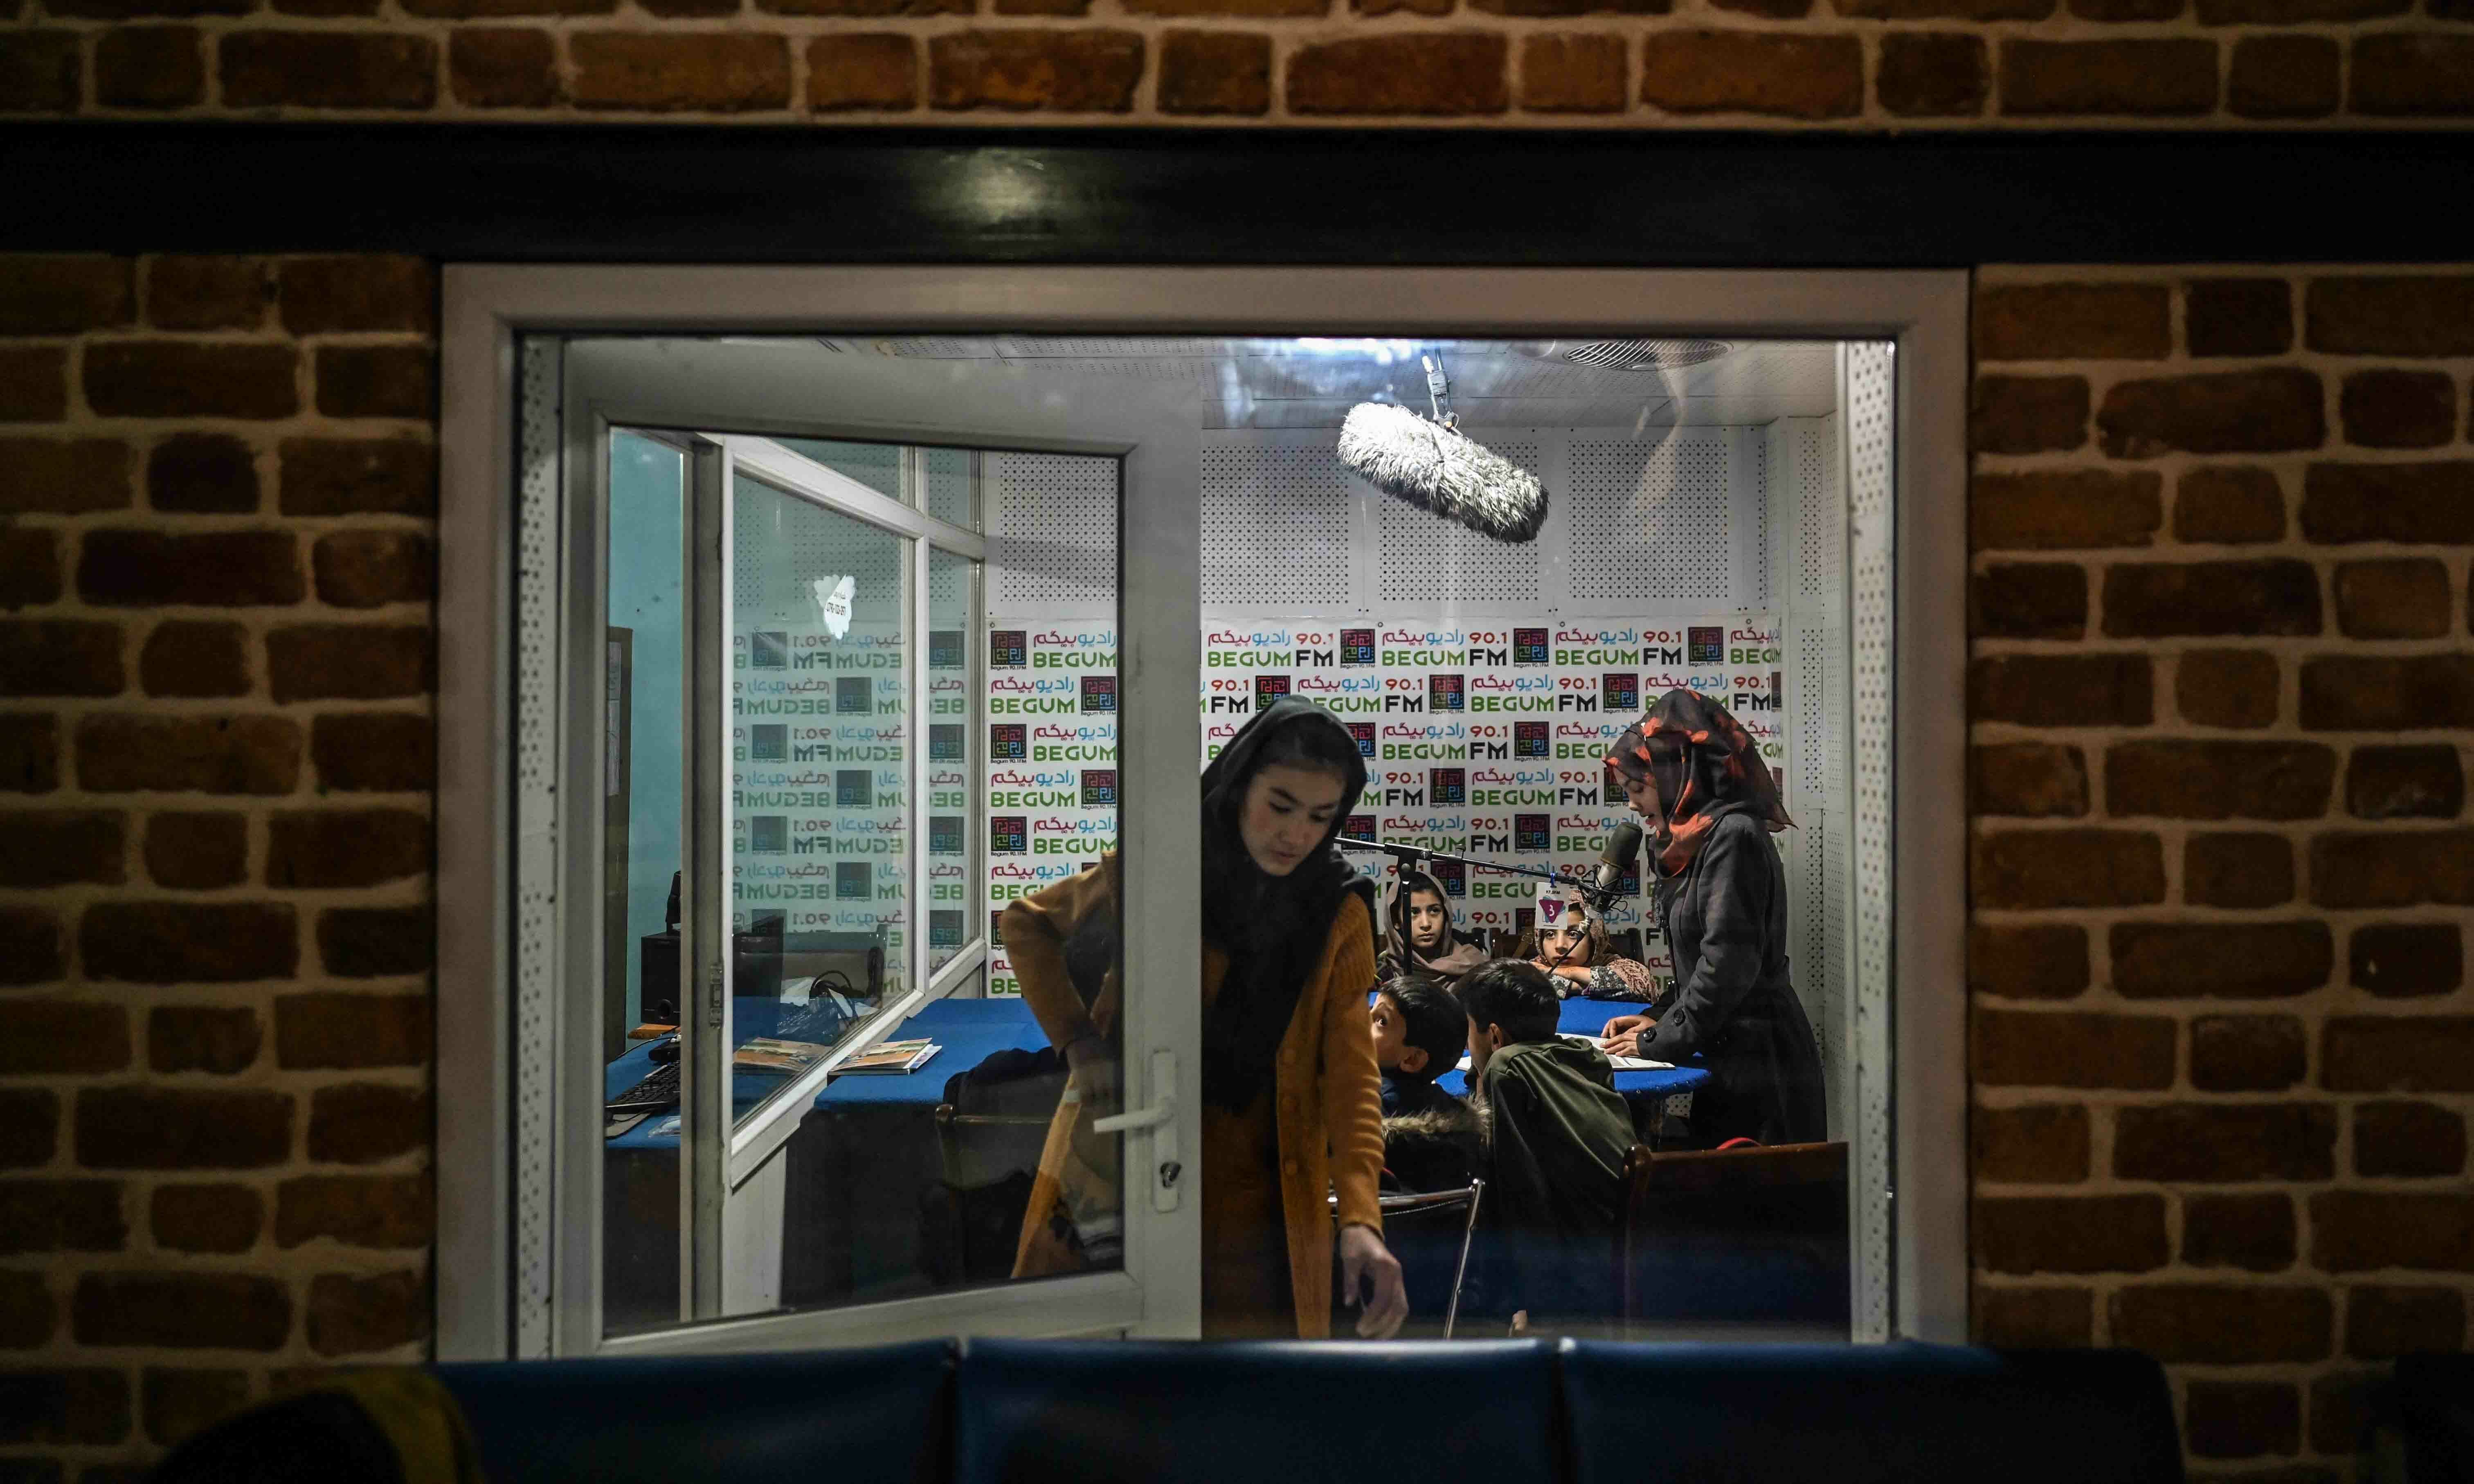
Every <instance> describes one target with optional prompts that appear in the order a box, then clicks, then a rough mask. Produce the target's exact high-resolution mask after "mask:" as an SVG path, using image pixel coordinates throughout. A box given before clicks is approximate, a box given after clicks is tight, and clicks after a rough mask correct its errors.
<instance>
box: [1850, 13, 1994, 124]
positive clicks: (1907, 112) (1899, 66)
mask: <svg viewBox="0 0 2474 1484" xmlns="http://www.w3.org/2000/svg"><path fill="white" fill-rule="evenodd" d="M1987 59H1988V54H1987V52H1986V51H1985V45H1984V38H1983V37H1982V36H1968V35H1966V34H1965V33H1962V32H1907V31H1893V32H1891V33H1889V34H1888V35H1886V36H1882V37H1881V61H1880V70H1879V71H1878V72H1877V73H1876V74H1875V76H1874V81H1873V89H1874V96H1876V97H1878V98H1879V99H1880V101H1881V107H1882V109H1885V110H1886V111H1888V112H1891V113H1894V114H1897V115H1899V116H1901V117H1903V118H1973V117H1975V116H1977V114H1980V113H1982V112H1983V111H1984V100H1985V99H1986V98H1987V97H1988V96H1990V94H1991V93H1992V90H1993V68H1992V64H1991V62H1990V61H1988V60H1987Z"/></svg>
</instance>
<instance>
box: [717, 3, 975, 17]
mask: <svg viewBox="0 0 2474 1484" xmlns="http://www.w3.org/2000/svg"><path fill="white" fill-rule="evenodd" d="M756 8H757V9H758V10H760V11H769V12H773V13H775V14H777V15H858V16H919V15H968V14H971V13H972V12H973V11H974V10H975V9H976V6H975V4H974V0H756Z"/></svg>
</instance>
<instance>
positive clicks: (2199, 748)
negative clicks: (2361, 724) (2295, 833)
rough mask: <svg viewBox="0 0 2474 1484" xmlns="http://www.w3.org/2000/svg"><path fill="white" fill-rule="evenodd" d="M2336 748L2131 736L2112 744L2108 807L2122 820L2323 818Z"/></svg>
mask: <svg viewBox="0 0 2474 1484" xmlns="http://www.w3.org/2000/svg"><path fill="white" fill-rule="evenodd" d="M2336 774H2337V754H2336V752H2335V750H2334V749H2333V748H2330V747H2326V746H2322V745H2320V744H2318V743H2316V742H2163V741H2159V742H2118V743H2116V744H2115V745H2114V746H2112V747H2110V748H2108V749H2107V750H2106V753H2105V763H2104V778H2105V790H2104V807H2105V812H2106V813H2107V814H2109V815H2113V816H2114V817H2116V818H2126V817H2129V816H2131V815H2161V816H2163V817H2166V818H2175V819H2233V818H2244V819H2316V818H2317V817H2319V816H2320V815H2323V814H2326V813H2327V812H2328V799H2329V794H2330V792H2331V791H2332V789H2333V787H2334V785H2335V782H2336Z"/></svg>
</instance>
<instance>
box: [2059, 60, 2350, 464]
mask: <svg viewBox="0 0 2474 1484" xmlns="http://www.w3.org/2000/svg"><path fill="white" fill-rule="evenodd" d="M2011 44H2013V45H2019V44H2027V43H2016V42H2014V43H2011ZM2035 44H2045V43H2035ZM2051 44H2057V45H2071V44H2075V43H2068V42H2062V43H2051ZM2093 44H2101V45H2114V44H2121V43H2110V42H2107V43H2093ZM2168 44H2179V43H2168ZM2195 44H2198V45H2202V46H2205V45H2207V44H2209V43H2206V42H2200V43H2195ZM2096 426H2097V433H2098V442H2099V443H2100V444H2101V445H2102V446H2103V448H2104V451H2105V452H2106V453H2107V454H2108V455H2110V456H2112V457H2114V458H2154V457H2156V456H2157V455H2158V454H2161V453H2172V452H2183V453H2273V452H2281V451H2286V450H2295V449H2316V448H2317V447H2318V446H2319V445H2320V443H2321V442H2322V441H2323V440H2324V439H2325V438H2326V437H2327V431H2328V428H2327V417H2326V413H2325V411H2324V409H2323V407H2322V406H2321V402H2320V389H2319V378H2318V377H2317V376H2316V375H2314V374H2313V373H2311V372H2308V371H2304V370H2301V369H2300V368H2298V367H2292V366H2275V367H2268V368H2267V369H2264V370H2259V371H2212V372H2205V373H2201V374H2198V375H2195V376H2180V377H2149V378H2147V379H2143V380H2130V381H2118V382H2115V383H2114V385H2113V387H2112V389H2111V390H2109V391H2107V392H2106V393H2105V395H2104V404H2103V405H2102V406H2100V407H2098V409H2097V415H2096Z"/></svg>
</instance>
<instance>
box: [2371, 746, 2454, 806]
mask: <svg viewBox="0 0 2474 1484" xmlns="http://www.w3.org/2000/svg"><path fill="white" fill-rule="evenodd" d="M2464 807H2465V772H2464V769H2463V767H2462V766H2461V765H2460V764H2459V762H2458V758H2457V749H2456V748H2455V747H2453V746H2450V745H2448V744H2446V743H2436V744H2432V745H2428V746H2402V747H2373V746H2364V747H2357V748H2355V749H2354V753H2353V756H2351V757H2349V758H2347V759H2346V760H2345V812H2346V813H2347V814H2350V815H2354V816H2355V817H2356V818H2360V819H2411V818H2431V819H2453V818H2455V817H2457V815H2459V814H2460V813H2462V811H2463V810H2464Z"/></svg>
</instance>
